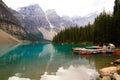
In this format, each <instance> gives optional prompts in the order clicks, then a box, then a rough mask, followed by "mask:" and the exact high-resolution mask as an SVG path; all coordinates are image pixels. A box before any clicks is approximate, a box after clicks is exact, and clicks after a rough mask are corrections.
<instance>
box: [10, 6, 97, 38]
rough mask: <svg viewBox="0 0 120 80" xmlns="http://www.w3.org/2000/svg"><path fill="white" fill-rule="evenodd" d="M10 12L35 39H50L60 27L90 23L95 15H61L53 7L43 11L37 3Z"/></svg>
mask: <svg viewBox="0 0 120 80" xmlns="http://www.w3.org/2000/svg"><path fill="white" fill-rule="evenodd" d="M11 12H12V13H13V14H14V16H16V17H17V19H18V20H19V21H20V22H21V24H22V26H24V28H25V29H26V30H27V32H28V33H29V34H31V35H32V36H34V37H37V38H36V40H42V39H43V40H44V39H46V40H52V38H53V37H54V35H55V34H57V32H59V31H60V30H61V29H65V28H68V27H70V26H76V25H79V26H84V25H86V24H88V23H89V22H91V23H92V22H93V21H94V18H95V16H96V14H95V15H89V16H88V17H72V18H71V17H68V16H63V17H61V16H59V15H58V14H57V12H56V11H55V10H54V9H49V10H47V11H46V12H45V11H43V10H42V8H41V7H40V6H39V5H38V4H34V5H29V6H26V7H21V8H19V9H18V10H17V11H15V10H11ZM48 34H49V35H48ZM51 35H52V36H51Z"/></svg>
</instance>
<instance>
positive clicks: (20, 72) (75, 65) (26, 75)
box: [0, 43, 119, 80]
mask: <svg viewBox="0 0 120 80" xmlns="http://www.w3.org/2000/svg"><path fill="white" fill-rule="evenodd" d="M73 47H81V46H79V45H69V44H64V45H60V44H54V45H53V44H49V43H47V44H45V43H36V44H23V45H19V46H17V47H15V48H12V49H10V50H9V51H7V52H6V54H4V55H2V56H1V57H0V80H70V79H72V80H73V78H72V76H73V77H74V80H83V78H85V79H86V80H87V79H90V78H93V77H96V76H98V75H97V72H96V68H98V66H101V65H100V64H103V63H104V64H105V65H106V63H105V62H108V61H110V59H111V60H113V59H116V58H117V57H119V56H117V57H116V56H99V55H98V56H97V55H96V56H81V57H79V56H77V55H76V56H75V55H74V56H72V55H71V51H72V48H73ZM102 60H104V61H102ZM101 61H102V62H101ZM73 73H74V74H73ZM77 76H78V77H77ZM75 77H77V78H75ZM68 78H70V79H68Z"/></svg>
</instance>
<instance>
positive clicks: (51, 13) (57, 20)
mask: <svg viewBox="0 0 120 80" xmlns="http://www.w3.org/2000/svg"><path fill="white" fill-rule="evenodd" d="M46 15H47V17H48V19H49V21H50V22H51V23H52V24H53V25H54V26H55V27H57V28H60V27H62V26H64V27H69V26H75V24H74V23H73V22H72V21H69V20H65V19H63V18H62V17H60V16H59V15H58V14H57V13H56V11H55V10H54V9H49V10H47V11H46Z"/></svg>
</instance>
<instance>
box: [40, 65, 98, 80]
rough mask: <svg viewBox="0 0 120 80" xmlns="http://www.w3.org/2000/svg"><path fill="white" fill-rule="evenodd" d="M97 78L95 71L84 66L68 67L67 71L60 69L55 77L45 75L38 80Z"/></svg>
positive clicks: (85, 79)
mask: <svg viewBox="0 0 120 80" xmlns="http://www.w3.org/2000/svg"><path fill="white" fill-rule="evenodd" d="M98 76H99V74H98V73H97V72H96V71H95V69H89V68H87V67H86V66H79V67H73V66H70V67H69V68H68V69H64V68H63V67H60V68H59V69H58V71H57V72H56V73H55V75H53V74H52V75H49V74H47V73H45V74H44V75H42V77H41V79H40V80H91V79H95V78H97V77H98Z"/></svg>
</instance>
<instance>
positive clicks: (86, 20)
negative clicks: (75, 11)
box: [71, 12, 98, 26]
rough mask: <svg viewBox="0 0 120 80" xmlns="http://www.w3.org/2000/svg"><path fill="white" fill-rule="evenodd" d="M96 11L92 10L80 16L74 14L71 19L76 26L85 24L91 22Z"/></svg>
mask: <svg viewBox="0 0 120 80" xmlns="http://www.w3.org/2000/svg"><path fill="white" fill-rule="evenodd" d="M97 15H98V13H97V12H93V13H90V14H88V15H87V16H85V17H80V16H76V17H72V19H71V20H72V21H73V22H74V23H75V24H77V25H78V26H85V25H87V24H88V23H91V24H93V22H94V19H95V18H96V17H97Z"/></svg>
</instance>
